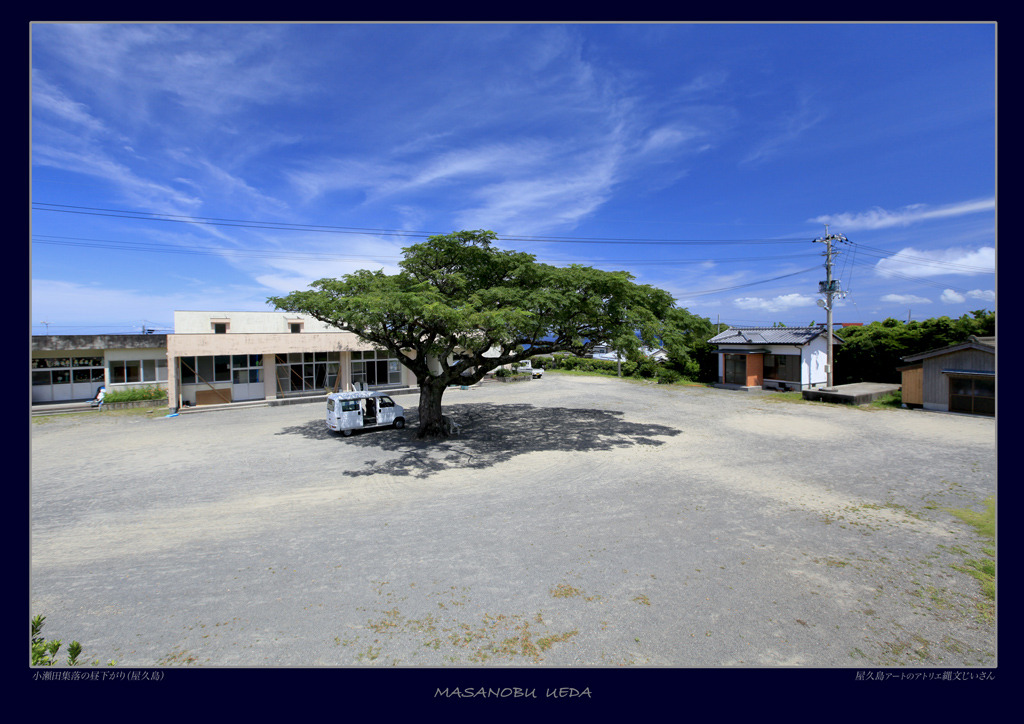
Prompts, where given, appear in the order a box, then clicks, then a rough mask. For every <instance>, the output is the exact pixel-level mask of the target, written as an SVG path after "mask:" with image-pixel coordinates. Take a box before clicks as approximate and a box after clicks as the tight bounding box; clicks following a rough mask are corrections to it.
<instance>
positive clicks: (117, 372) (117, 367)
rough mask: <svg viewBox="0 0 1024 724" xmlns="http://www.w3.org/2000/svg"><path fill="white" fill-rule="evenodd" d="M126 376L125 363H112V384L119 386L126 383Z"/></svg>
mask: <svg viewBox="0 0 1024 724" xmlns="http://www.w3.org/2000/svg"><path fill="white" fill-rule="evenodd" d="M125 381H126V380H125V376H124V362H111V363H110V383H111V384H114V385H116V384H118V383H120V382H125Z"/></svg>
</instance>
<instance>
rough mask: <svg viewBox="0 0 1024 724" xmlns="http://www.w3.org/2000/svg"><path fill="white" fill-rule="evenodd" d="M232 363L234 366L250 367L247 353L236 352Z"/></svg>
mask: <svg viewBox="0 0 1024 724" xmlns="http://www.w3.org/2000/svg"><path fill="white" fill-rule="evenodd" d="M231 364H232V366H234V367H248V366H249V356H248V355H245V354H236V355H235V356H234V357H232V358H231Z"/></svg>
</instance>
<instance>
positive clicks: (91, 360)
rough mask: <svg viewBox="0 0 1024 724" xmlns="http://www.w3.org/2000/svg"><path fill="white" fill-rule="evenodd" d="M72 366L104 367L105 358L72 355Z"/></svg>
mask: <svg viewBox="0 0 1024 724" xmlns="http://www.w3.org/2000/svg"><path fill="white" fill-rule="evenodd" d="M71 366H72V367H102V366H103V358H102V357H72V358H71Z"/></svg>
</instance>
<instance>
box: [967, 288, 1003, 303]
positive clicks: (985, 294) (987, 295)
mask: <svg viewBox="0 0 1024 724" xmlns="http://www.w3.org/2000/svg"><path fill="white" fill-rule="evenodd" d="M967 296H968V297H970V298H971V299H982V300H984V301H986V302H994V301H995V300H996V293H995V291H993V290H991V289H972V290H971V291H969V292H967Z"/></svg>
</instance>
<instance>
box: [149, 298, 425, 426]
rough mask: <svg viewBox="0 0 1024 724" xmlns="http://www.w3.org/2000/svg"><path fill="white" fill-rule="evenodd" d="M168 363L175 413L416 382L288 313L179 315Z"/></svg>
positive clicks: (329, 330)
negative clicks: (179, 409)
mask: <svg viewBox="0 0 1024 724" xmlns="http://www.w3.org/2000/svg"><path fill="white" fill-rule="evenodd" d="M167 363H168V370H169V372H168V377H167V391H168V403H169V405H170V406H171V407H172V408H177V407H179V406H181V405H184V404H186V403H187V404H189V405H202V404H214V403H224V402H239V401H243V400H270V399H278V398H285V397H295V396H304V395H310V394H322V393H323V392H324V391H325V390H332V389H335V387H336V386H337V389H340V390H347V389H350V386H352V385H355V384H356V383H362V384H365V385H366V387H367V388H369V389H389V388H396V387H409V386H413V385H415V384H416V382H415V378H414V377H413V375H412V372H411V371H410V370H409V369H408V368H407V367H405V366H404V365H402V364H401V363H400V362H399V361H398V359H397V358H396V357H394V356H393V355H392V354H391V353H389V352H385V351H379V350H375V349H374V348H373V346H372V345H370V344H368V343H366V342H364V341H362V340H361V339H359V338H358V337H357V336H356V335H354V334H352V333H351V332H342V331H339V330H338V329H336V328H334V327H330V326H328V325H326V324H324V323H323V322H319V321H317V320H316V319H313V318H312V317H309V316H307V315H303V314H291V313H287V312H220V311H214V312H192V311H178V312H175V313H174V334H169V335H167Z"/></svg>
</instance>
